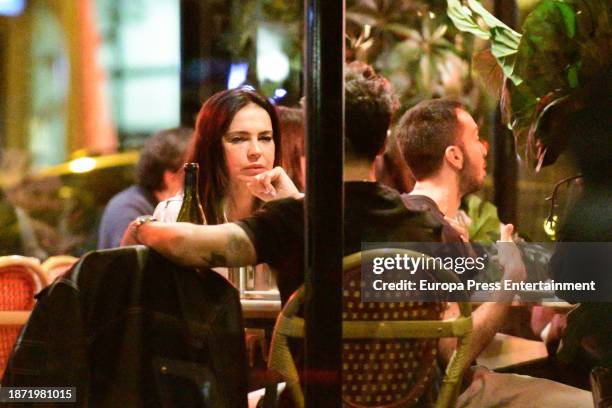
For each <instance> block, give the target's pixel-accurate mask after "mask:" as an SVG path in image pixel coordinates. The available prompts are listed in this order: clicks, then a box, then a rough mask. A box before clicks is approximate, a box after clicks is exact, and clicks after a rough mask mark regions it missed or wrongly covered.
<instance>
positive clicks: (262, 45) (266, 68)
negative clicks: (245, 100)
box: [257, 26, 290, 82]
mask: <svg viewBox="0 0 612 408" xmlns="http://www.w3.org/2000/svg"><path fill="white" fill-rule="evenodd" d="M283 41H284V38H283V35H282V33H281V32H279V31H278V30H276V29H274V28H272V27H269V26H260V27H259V28H258V29H257V78H258V79H259V81H260V82H265V81H266V80H269V81H271V82H283V81H284V80H285V79H286V78H287V76H289V70H290V66H289V57H288V56H287V54H285V52H284V51H283Z"/></svg>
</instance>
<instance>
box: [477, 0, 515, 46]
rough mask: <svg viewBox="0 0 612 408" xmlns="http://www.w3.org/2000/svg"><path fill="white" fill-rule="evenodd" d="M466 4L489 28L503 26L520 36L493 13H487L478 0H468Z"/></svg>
mask: <svg viewBox="0 0 612 408" xmlns="http://www.w3.org/2000/svg"><path fill="white" fill-rule="evenodd" d="M468 6H469V7H470V9H471V10H472V11H473V12H475V13H476V14H478V15H479V16H480V17H481V18H482V19H483V20H484V22H485V24H486V25H487V26H489V28H493V27H499V28H503V29H506V30H508V31H510V32H512V33H514V34H515V35H516V36H518V37H519V38H520V36H521V35H520V34H519V33H517V32H516V31H514V30H513V29H511V28H510V27H508V26H507V25H506V24H504V23H503V22H502V21H500V20H498V19H497V18H496V17H495V16H493V14H491V13H489V11H488V10H487V9H486V8H484V7H483V5H482V4H480V3H479V2H478V1H476V0H468Z"/></svg>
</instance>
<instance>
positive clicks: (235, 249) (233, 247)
mask: <svg viewBox="0 0 612 408" xmlns="http://www.w3.org/2000/svg"><path fill="white" fill-rule="evenodd" d="M250 245H251V242H250V241H249V240H248V238H246V237H244V236H242V235H240V234H238V233H236V232H231V231H230V232H229V233H228V235H227V243H226V245H225V248H224V249H222V250H212V251H210V252H209V253H205V254H203V255H202V260H203V261H204V264H205V265H206V266H208V267H212V268H214V267H216V266H228V263H236V262H238V263H241V262H242V260H243V259H244V257H245V255H246V254H248V253H249V251H250V249H251V247H250Z"/></svg>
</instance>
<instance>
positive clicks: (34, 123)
mask: <svg viewBox="0 0 612 408" xmlns="http://www.w3.org/2000/svg"><path fill="white" fill-rule="evenodd" d="M32 13H33V18H32V43H31V44H32V48H31V50H32V51H31V52H32V54H31V61H32V65H31V69H32V77H31V78H32V84H31V87H32V88H31V89H32V93H31V95H32V100H31V109H32V112H31V116H30V117H29V120H28V124H27V126H28V132H29V135H30V137H29V151H30V154H31V155H32V161H33V163H34V165H35V166H45V165H50V164H55V163H59V162H62V161H64V160H65V142H66V138H65V136H64V135H65V132H66V129H65V127H66V126H65V117H66V109H67V97H68V82H69V80H68V76H69V66H68V58H67V55H66V47H65V44H64V38H65V37H64V35H63V33H62V28H61V25H60V23H59V21H58V18H57V14H56V13H54V12H53V11H52V10H51V9H49V7H48V6H47V5H46V4H44V3H41V2H37V3H35V4H34V7H33V9H32Z"/></svg>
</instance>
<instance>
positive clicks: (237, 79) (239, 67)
mask: <svg viewBox="0 0 612 408" xmlns="http://www.w3.org/2000/svg"><path fill="white" fill-rule="evenodd" d="M248 72H249V64H247V63H246V62H240V63H238V64H232V65H231V66H230V72H229V76H228V79H227V89H234V88H238V87H239V86H240V85H242V84H243V83H244V82H246V80H247V74H248Z"/></svg>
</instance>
